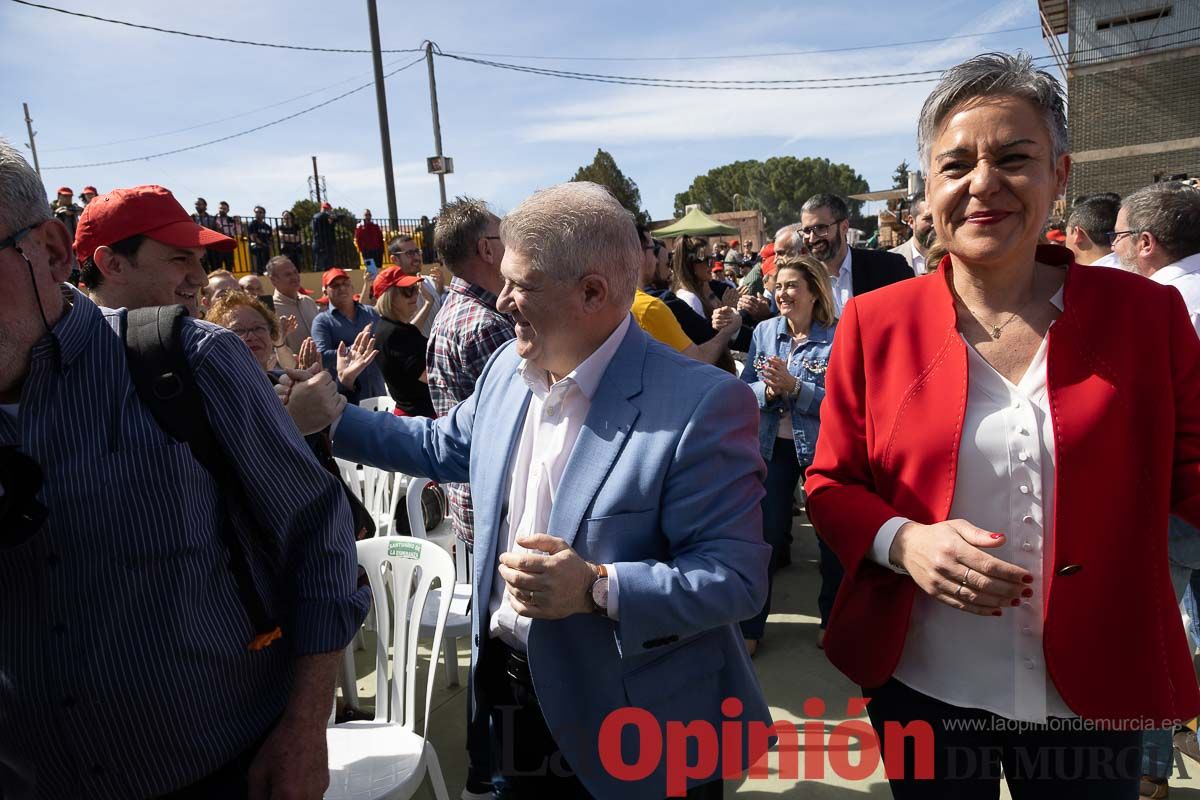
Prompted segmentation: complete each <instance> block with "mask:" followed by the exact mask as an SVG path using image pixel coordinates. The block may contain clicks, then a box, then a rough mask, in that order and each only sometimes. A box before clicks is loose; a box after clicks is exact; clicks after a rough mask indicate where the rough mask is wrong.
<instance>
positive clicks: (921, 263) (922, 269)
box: [912, 247, 929, 275]
mask: <svg viewBox="0 0 1200 800" xmlns="http://www.w3.org/2000/svg"><path fill="white" fill-rule="evenodd" d="M912 268H913V272H914V273H915V274H917V275H924V274H925V273H926V272H928V271H929V267H928V266H927V265H926V263H925V256H923V255H921V251H920V250H918V249H917V248H916V247H913V257H912Z"/></svg>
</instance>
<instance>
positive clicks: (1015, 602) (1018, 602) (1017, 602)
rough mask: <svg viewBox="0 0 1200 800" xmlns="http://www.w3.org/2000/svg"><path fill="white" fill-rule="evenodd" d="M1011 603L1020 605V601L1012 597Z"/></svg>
mask: <svg viewBox="0 0 1200 800" xmlns="http://www.w3.org/2000/svg"><path fill="white" fill-rule="evenodd" d="M1012 605H1014V606H1019V605H1021V601H1020V600H1017V599H1015V598H1014V599H1013V601H1012Z"/></svg>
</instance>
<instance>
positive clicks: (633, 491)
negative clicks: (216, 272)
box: [333, 325, 771, 800]
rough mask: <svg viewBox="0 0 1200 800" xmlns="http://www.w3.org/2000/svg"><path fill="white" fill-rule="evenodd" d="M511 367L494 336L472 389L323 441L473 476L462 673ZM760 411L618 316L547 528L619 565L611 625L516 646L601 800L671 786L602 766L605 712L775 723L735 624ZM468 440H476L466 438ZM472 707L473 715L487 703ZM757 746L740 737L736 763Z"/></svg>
mask: <svg viewBox="0 0 1200 800" xmlns="http://www.w3.org/2000/svg"><path fill="white" fill-rule="evenodd" d="M520 362H521V359H520V357H519V356H518V355H517V352H516V349H515V348H514V347H513V346H512V342H509V343H508V344H506V345H504V346H503V347H502V348H501V349H500V350H499V351H497V352H496V353H495V355H494V356H493V357H492V359H491V361H490V362H489V363H488V366H487V367H486V369H485V370H484V372H483V374H482V375H481V376H480V378H479V381H478V383H477V384H476V387H475V393H474V394H473V395H472V396H471V397H470V398H468V399H467V400H465V401H463V402H462V403H460V404H459V405H458V406H456V407H455V408H454V409H452V410H451V411H450V413H449V414H447V415H446V416H444V417H441V418H439V419H437V420H428V419H422V418H417V417H397V416H393V415H392V414H373V413H371V412H368V411H365V410H363V409H361V408H357V407H354V406H347V408H346V411H345V413H344V414H343V416H342V419H341V422H340V423H339V424H338V427H337V430H336V438H335V439H334V443H333V445H334V453H335V454H336V455H337V456H339V457H341V458H344V459H349V460H352V461H357V462H360V463H365V464H373V465H375V466H378V467H381V468H383V469H388V470H394V471H400V472H404V473H407V474H413V475H422V476H427V477H430V478H433V479H435V480H438V481H443V482H456V481H470V483H471V491H472V495H473V497H474V501H475V564H476V569H475V575H474V586H473V602H472V608H473V609H474V615H473V627H474V637H473V642H474V646H473V648H472V651H471V671H472V678H474V670H475V667H476V665H477V664H478V656H479V648H480V646H483V647H487V646H488V642H489V639H488V635H487V631H488V598H489V597H490V596H491V591H492V582H493V581H495V580H499V579H500V578H499V576H498V574H497V572H496V568H495V565H496V563H497V557H498V556H497V547H498V541H497V540H498V531H499V526H500V523H501V521H502V520H503V518H504V515H505V514H506V513H507V509H506V508H505V504H506V502H507V497H508V488H509V482H510V472H511V469H512V467H511V463H512V460H513V458H514V457H515V451H516V445H517V442H518V440H519V438H520V433H521V429H522V426H523V423H524V418H525V412H526V408H527V407H528V404H529V399H530V392H529V388H528V387H527V386H526V385H525V383H524V381H523V380H522V379H521V376H520V375H519V374H518V372H517V368H518V366H519V365H520ZM758 417H759V414H758V404H757V402H756V401H755V399H754V394H753V393H752V392H751V391H750V389H749V387H747V386H746V385H745V384H743V383H742V382H740V381H738V380H737V379H736V378H734V377H733V376H731V375H729V374H728V373H725V372H722V371H721V370H718V369H716V368H714V367H710V366H707V365H704V364H701V363H699V362H697V361H694V360H692V359H689V358H687V357H685V356H681V355H680V354H678V353H676V352H675V351H674V350H671V349H670V348H667V347H664V346H663V345H661V344H659V343H658V342H656V341H654V340H653V339H651V338H649V337H648V336H647V335H646V334H645V333H643V332H642V330H641V329H640V328H639V327H638V326H637V325H630V326H629V332H628V333H627V334H626V335H625V338H624V340H623V341H622V342H621V345H620V346H619V347H618V349H617V352H616V355H615V356H614V357H613V360H612V362H611V364H610V365H609V367H608V369H607V371H606V372H605V374H604V377H603V379H602V380H601V382H600V387H599V389H598V390H597V392H596V395H595V397H593V399H592V405H591V410H590V412H589V414H588V416H587V419H586V421H585V422H584V425H583V428H582V430H581V431H580V433H579V439H578V441H577V442H576V444H575V449H574V450H573V451H572V453H571V456H570V459H569V460H568V462H567V466H566V469H565V471H564V472H563V476H562V484H561V485H562V489H560V491H559V493H558V496H557V497H556V499H555V503H554V507H553V509H552V511H551V514H550V523H549V526H548V527H549V530H548V531H547V532H548V533H550V534H552V535H555V536H559V537H562V538H563V539H565V540H566V542H567V543H568V544H569V545H571V546H572V547H574V548H575V550H576V551H577V552H578V553H579V554H580V555H581V556H582V557H583V558H585V559H587V560H589V561H592V562H596V563H607V564H614V565H615V569H616V573H617V580H618V582H619V600H620V602H619V612H620V621H613V620H610V619H608V618H607V617H604V616H601V615H599V614H577V615H574V616H572V617H568V618H566V619H562V620H553V621H550V620H533V622H532V624H531V626H530V629H529V641H528V647H529V664H530V670H531V672H532V674H533V682H534V686H535V688H536V691H537V696H538V700H539V702H540V704H541V707H542V711H543V713H544V715H545V717H546V722H547V723H548V725H549V727H550V730H551V732H553V734H554V737H555V741H556V742H558V744H559V747H560V748H561V749H562V751H563V755H564V756H565V757H566V759H567V761H568V762H569V763H570V764H571V765H572V767H574V768H575V771H576V773H577V774H578V775H579V776H580V779H581V780H582V781H583V783H584V785H585V786H586V787H587V788H588V790H589V791H590V792H591V793H592V794H594V795H595V796H597V797H618V796H619V797H622V798H643V797H644V798H655V800H659V799H660V798H662V797H664V796H666V778H665V774H666V771H665V763H660V764H659V767H658V769H657V770H656V771H655V772H654V773H653V774H652V775H650V777H648V778H646V779H645V780H642V781H638V782H633V783H626V782H623V781H618V780H617V779H616V778H614V777H612V776H611V775H609V774H608V773H607V772H606V771H605V770H604V769H603V768H602V767H601V764H600V758H599V748H598V740H599V732H600V727H601V723H602V722H603V721H604V719H605V717H607V716H608V715H609V713H610V712H612V711H614V710H616V709H618V708H621V707H625V706H639V707H641V708H644V709H647V710H648V711H650V713H651V714H653V715H654V717H655V718H656V719H657V720H658V721H659V724H660V726H662V727H661V728H660V734H662V733H664V732H665V725H666V723H667V722H668V721H679V722H684V723H687V722H692V721H696V720H702V721H705V722H707V723H709V724H711V725H713V726H714V730H716V731H720V730H721V727H720V726H721V723H722V722H723V721H729V720H737V719H740V720H741V721H742V722H745V723H751V722H761V723H765V724H767V725H770V724H771V720H770V712H769V710H768V708H767V703H766V700H765V698H764V697H763V692H762V687H761V686H760V685H759V683H758V679H757V676H756V675H755V673H754V669H753V667H752V666H751V663H750V660H749V658H748V657H747V655H746V649H745V646H744V644H743V643H742V637H741V634H740V633H739V631H738V628H737V623H738V622H740V621H741V620H743V619H746V618H748V617H751V616H753V615H754V614H755V613H757V611H758V610H759V609H760V608H761V607H762V603H763V601H764V600H765V599H766V592H767V561H768V559H769V557H770V552H771V548H770V547H769V546H768V545H766V544H764V543H763V539H762V520H761V515H760V512H759V501H760V500H761V499H762V496H763V487H762V482H763V477H764V475H765V473H766V469H765V466H764V463H763V460H762V458H761V457H760V455H759V448H758ZM476 433H478V434H479V437H480V439H479V441H480V447H478V448H474V447H472V446H471V445H472V442H473V441H474V438H475V434H476ZM472 685H476V682H475V681H474V680H472ZM730 697H732V698H737V699H738V700H740V701H741V703H742V707H743V711H742V713H741V714H740V716H733V717H726V716H724V715H723V714H722V713H721V708H720V706H721V702H722V701H723V700H724V699H726V698H730ZM476 700H477V703H476V709H477V710H479V711H478V712H477V713H479V712H482V711H485V710H486V709H483V708H481V698H479V697H478V695H477V696H476ZM743 730H744V728H743ZM624 734H625V735H624V736H623V738H622V751H623V752H622V755H623V757H624V761H625V763H626V764H634V763H635V762H637V761H638V751H637V749H636V745H637V739H638V737H637V735H636V731H635V729H633V728H629V729H627V730H626V731H625V732H624ZM693 744H694V743H693ZM693 756H694V753H693V754H692V756H689V757H693ZM756 756H757V754H751V753H748V752H747V751H746V747H745V746H744V745H743V748H742V757H743V759H744V760H743V762H742V763H743V765H744V767H747V766H749V765H750V764H751V763H753V762H752V761H751V760H749V759H751V758H753V757H756ZM664 757H665V750H664ZM690 763H694V761H693V762H690ZM719 774H720V773H719V772H718V773H717V775H716V776H714V777H717V776H719ZM700 782H703V781H694V782H693V783H700Z"/></svg>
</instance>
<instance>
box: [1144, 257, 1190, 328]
mask: <svg viewBox="0 0 1200 800" xmlns="http://www.w3.org/2000/svg"><path fill="white" fill-rule="evenodd" d="M1150 280H1152V281H1154V282H1155V283H1161V284H1163V285H1164V286H1174V287H1175V288H1176V289H1178V290H1179V293H1180V294H1181V295H1183V302H1184V304H1185V305H1186V306H1187V310H1188V315H1189V316H1190V317H1191V318H1192V327H1193V328H1195V329H1196V334H1197V335H1200V253H1195V254H1193V255H1190V256H1188V257H1187V258H1185V259H1182V260H1180V261H1176V262H1175V263H1174V264H1169V265H1167V266H1165V267H1163V268H1162V269H1160V270H1159V271H1158V272H1156V273H1154V274H1153V275H1151V276H1150Z"/></svg>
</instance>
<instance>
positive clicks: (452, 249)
mask: <svg viewBox="0 0 1200 800" xmlns="http://www.w3.org/2000/svg"><path fill="white" fill-rule="evenodd" d="M495 219H496V215H495V214H493V213H492V212H491V209H489V208H488V206H487V203H485V202H483V201H482V200H476V199H475V198H473V197H456V198H454V200H453V201H452V202H450V203H447V204H446V206H445V207H444V208H443V209H442V210H441V211H440V212H439V213H438V221H437V227H436V228H434V231H433V245H434V248H436V250H437V254H438V258H440V259H441V260H442V263H443V264H445V265H446V269H448V270H450V272H452V273H454V274H455V275H457V274H458V269H459V267H461V266H462V265H463V264H465V263H466V262H467V261H468V260H469V259H470V258H471V254H472V253H474V252H475V246H476V245H477V244H478V243H479V240H480V239H482V238H483V236H484V234H485V233H486V232H487V229H488V225H490V224H491V223H492V221H493V220H495Z"/></svg>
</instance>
